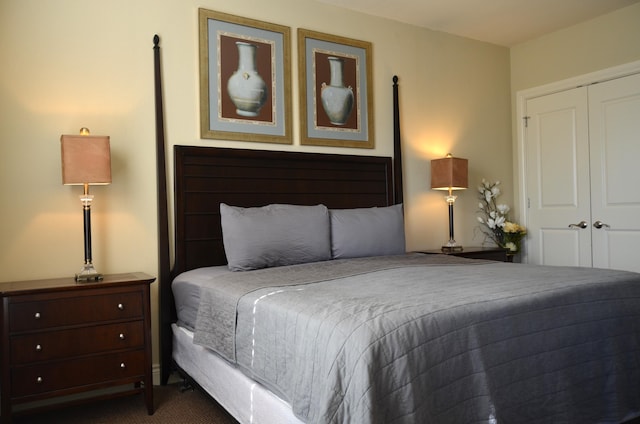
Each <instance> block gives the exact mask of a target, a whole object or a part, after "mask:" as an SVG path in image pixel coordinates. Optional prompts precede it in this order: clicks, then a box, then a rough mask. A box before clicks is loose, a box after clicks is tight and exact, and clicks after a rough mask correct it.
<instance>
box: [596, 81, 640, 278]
mask: <svg viewBox="0 0 640 424" xmlns="http://www.w3.org/2000/svg"><path fill="white" fill-rule="evenodd" d="M589 140H590V155H591V161H590V164H591V215H592V217H593V218H592V222H591V229H592V238H593V255H592V256H593V266H594V267H599V268H615V269H625V270H630V271H637V272H640V74H639V75H632V76H628V77H625V78H619V79H615V80H611V81H606V82H602V83H599V84H595V85H591V86H589Z"/></svg>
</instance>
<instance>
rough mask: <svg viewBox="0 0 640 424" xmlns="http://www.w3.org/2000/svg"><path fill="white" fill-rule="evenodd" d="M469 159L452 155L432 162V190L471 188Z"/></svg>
mask: <svg viewBox="0 0 640 424" xmlns="http://www.w3.org/2000/svg"><path fill="white" fill-rule="evenodd" d="M468 162H469V161H468V160H467V159H461V158H454V157H453V156H451V155H447V157H445V158H442V159H434V160H432V161H431V188H432V189H433V190H449V189H451V190H462V189H465V188H467V187H469V164H468Z"/></svg>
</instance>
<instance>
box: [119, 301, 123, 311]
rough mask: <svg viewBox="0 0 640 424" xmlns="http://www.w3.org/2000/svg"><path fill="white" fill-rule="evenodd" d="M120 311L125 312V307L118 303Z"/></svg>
mask: <svg viewBox="0 0 640 424" xmlns="http://www.w3.org/2000/svg"><path fill="white" fill-rule="evenodd" d="M118 309H120V310H121V311H123V310H124V305H123V304H122V303H118Z"/></svg>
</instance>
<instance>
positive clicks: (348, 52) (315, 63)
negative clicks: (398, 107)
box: [298, 28, 375, 149]
mask: <svg viewBox="0 0 640 424" xmlns="http://www.w3.org/2000/svg"><path fill="white" fill-rule="evenodd" d="M298 60H299V62H300V63H299V67H298V69H299V70H300V117H301V119H300V133H301V134H300V137H301V143H302V144H303V145H316V146H336V147H358V148H368V149H372V148H373V147H375V137H374V126H373V116H374V114H373V112H374V109H373V89H372V86H373V79H372V76H371V74H372V69H373V66H372V63H373V62H372V45H371V43H369V42H366V41H360V40H354V39H351V38H345V37H339V36H336V35H330V34H324V33H321V32H316V31H311V30H307V29H302V28H300V29H298Z"/></svg>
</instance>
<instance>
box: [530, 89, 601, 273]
mask: <svg viewBox="0 0 640 424" xmlns="http://www.w3.org/2000/svg"><path fill="white" fill-rule="evenodd" d="M526 112H527V127H526V159H527V160H526V179H527V181H526V183H527V195H528V199H527V203H528V211H527V212H528V213H527V217H528V219H527V223H526V225H527V228H528V235H527V238H526V242H525V243H526V249H527V255H528V261H529V263H534V264H542V265H573V266H591V231H590V228H591V214H590V193H589V191H590V182H589V128H588V111H587V89H586V88H585V87H582V88H576V89H573V90H568V91H562V92H559V93H554V94H550V95H546V96H543V97H538V98H534V99H530V100H528V101H527V109H526Z"/></svg>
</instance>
